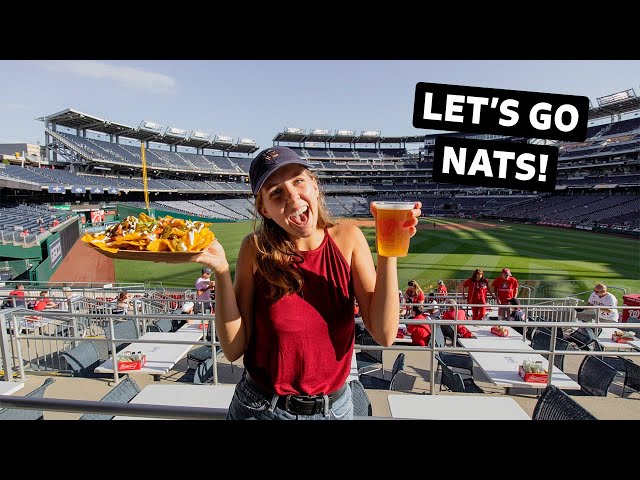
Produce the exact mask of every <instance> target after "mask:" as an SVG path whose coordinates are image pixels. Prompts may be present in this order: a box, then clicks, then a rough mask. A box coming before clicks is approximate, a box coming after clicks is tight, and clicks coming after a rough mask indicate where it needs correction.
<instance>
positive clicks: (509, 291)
mask: <svg viewBox="0 0 640 480" xmlns="http://www.w3.org/2000/svg"><path fill="white" fill-rule="evenodd" d="M491 286H492V287H493V296H494V297H496V298H497V299H498V304H499V305H509V304H510V302H509V300H511V299H512V298H518V280H516V277H514V276H512V275H511V270H509V269H508V268H503V269H502V274H501V275H500V276H499V277H496V278H495V280H494V281H493V282H492V283H491ZM508 315H509V308H503V307H498V318H499V319H500V320H504V319H506V318H507V316H508Z"/></svg>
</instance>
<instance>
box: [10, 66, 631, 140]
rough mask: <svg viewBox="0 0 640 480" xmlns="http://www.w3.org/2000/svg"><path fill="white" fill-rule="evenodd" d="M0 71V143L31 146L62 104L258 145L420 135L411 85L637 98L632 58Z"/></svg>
mask: <svg viewBox="0 0 640 480" xmlns="http://www.w3.org/2000/svg"><path fill="white" fill-rule="evenodd" d="M0 71H1V72H2V75H0V143H14V142H18V143H23V142H26V143H36V142H38V141H40V142H41V143H42V142H43V141H44V134H43V131H44V125H43V123H42V122H39V121H36V120H35V119H36V118H39V117H42V116H45V115H49V114H52V113H55V112H58V111H60V110H64V109H66V108H73V109H75V110H79V111H81V112H84V113H88V114H91V115H96V116H99V117H101V118H104V119H106V120H111V121H114V122H118V123H124V124H126V125H129V126H133V127H137V126H138V125H139V124H140V122H141V121H142V120H150V121H153V122H156V123H159V124H161V125H163V126H164V127H167V126H173V127H178V128H183V129H186V130H189V131H191V130H199V131H205V132H207V133H210V134H212V135H215V134H219V135H228V136H231V137H233V138H234V140H237V139H238V138H239V137H250V138H253V139H255V140H256V142H257V144H258V145H260V146H268V145H271V144H272V139H273V136H274V135H275V134H276V133H277V132H279V131H282V129H283V128H285V127H299V128H303V129H312V128H326V129H330V130H334V129H344V130H356V131H357V132H358V133H359V132H361V131H363V130H381V131H382V134H383V135H388V136H391V135H420V134H425V133H430V132H429V131H427V130H423V129H416V128H414V127H413V125H412V113H413V95H414V89H415V85H416V83H418V82H435V83H449V84H458V85H470V86H478V87H494V88H507V89H514V90H528V91H538V92H547V93H563V94H571V95H585V96H587V97H589V99H591V101H592V102H594V103H595V99H596V97H600V96H604V95H608V94H611V93H615V92H618V91H622V90H627V89H629V88H633V89H634V90H635V92H636V94H637V95H639V96H640V61H635V60H624V61H595V60H594V61H588V60H575V61H573V60H553V61H538V60H491V61H489V60H469V61H463V60H451V61H447V60H438V61H436V60H412V61H405V60H384V61H383V60H355V61H354V60H339V61H320V60H281V61H273V60H228V61H222V60H153V61H152V60H140V61H137V60H126V61H119V60H64V61H57V60H42V61H38V60H22V61H18V60H16V61H13V60H11V61H9V60H3V61H0Z"/></svg>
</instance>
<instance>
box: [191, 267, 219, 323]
mask: <svg viewBox="0 0 640 480" xmlns="http://www.w3.org/2000/svg"><path fill="white" fill-rule="evenodd" d="M213 288H215V282H213V281H212V280H211V269H210V268H203V269H202V276H201V277H200V278H198V280H196V300H197V301H196V307H195V312H196V313H213V310H214V309H213V302H212V301H211V290H212V289H213Z"/></svg>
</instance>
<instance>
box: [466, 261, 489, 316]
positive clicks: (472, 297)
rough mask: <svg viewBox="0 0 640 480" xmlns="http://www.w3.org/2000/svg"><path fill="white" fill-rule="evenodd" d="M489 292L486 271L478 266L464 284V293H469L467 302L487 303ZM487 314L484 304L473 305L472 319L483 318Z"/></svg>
mask: <svg viewBox="0 0 640 480" xmlns="http://www.w3.org/2000/svg"><path fill="white" fill-rule="evenodd" d="M487 293H489V294H490V293H491V291H490V290H489V281H488V280H487V279H486V278H484V272H483V271H482V270H481V269H479V268H476V269H475V270H474V272H473V275H471V277H469V278H467V279H466V280H465V281H464V282H463V284H462V294H463V295H465V294H466V295H467V303H470V304H474V303H479V304H486V303H487ZM486 314H487V308H486V307H483V306H478V307H471V319H472V320H482V319H484V317H485V315H486Z"/></svg>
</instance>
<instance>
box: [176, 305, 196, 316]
mask: <svg viewBox="0 0 640 480" xmlns="http://www.w3.org/2000/svg"><path fill="white" fill-rule="evenodd" d="M194 307H195V305H194V303H193V302H184V303H183V304H182V308H181V309H180V314H181V315H193V313H194V312H193V309H194Z"/></svg>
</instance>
